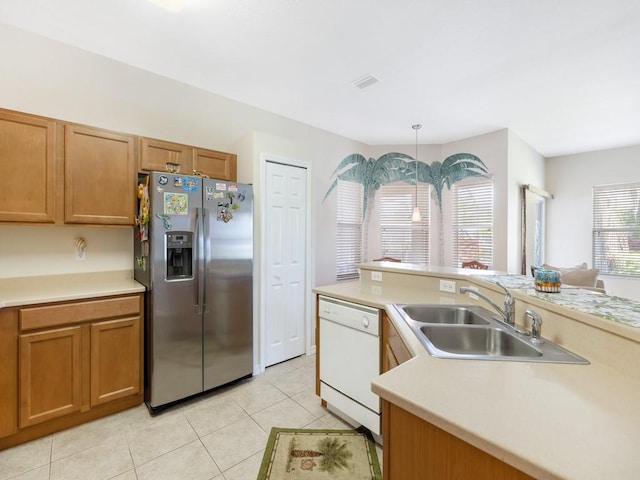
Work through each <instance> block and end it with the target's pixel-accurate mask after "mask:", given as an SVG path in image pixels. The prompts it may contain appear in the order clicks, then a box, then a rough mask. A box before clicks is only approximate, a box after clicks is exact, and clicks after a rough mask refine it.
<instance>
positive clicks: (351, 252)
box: [336, 180, 363, 280]
mask: <svg viewBox="0 0 640 480" xmlns="http://www.w3.org/2000/svg"><path fill="white" fill-rule="evenodd" d="M337 190H338V192H337V194H338V212H337V221H338V225H337V235H336V264H337V275H336V277H337V279H338V280H344V279H348V278H357V277H358V270H357V268H356V264H358V263H360V262H361V261H362V210H363V205H362V194H363V187H362V185H361V184H360V183H356V182H345V181H342V180H338V187H337Z"/></svg>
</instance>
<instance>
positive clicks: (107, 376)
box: [91, 317, 142, 406]
mask: <svg viewBox="0 0 640 480" xmlns="http://www.w3.org/2000/svg"><path fill="white" fill-rule="evenodd" d="M140 323H141V322H140V317H136V318H125V319H121V320H111V321H106V322H100V323H94V324H92V325H91V406H95V405H99V404H101V403H106V402H109V401H111V400H115V399H116V398H121V397H126V396H129V395H133V394H136V393H138V392H140V391H141V375H140V368H141V362H140V357H141V354H142V349H141V346H140Z"/></svg>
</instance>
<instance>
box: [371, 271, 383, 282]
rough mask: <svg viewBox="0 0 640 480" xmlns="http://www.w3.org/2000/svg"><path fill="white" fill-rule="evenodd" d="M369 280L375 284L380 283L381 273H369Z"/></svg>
mask: <svg viewBox="0 0 640 480" xmlns="http://www.w3.org/2000/svg"><path fill="white" fill-rule="evenodd" d="M371 280H374V281H376V282H381V281H382V272H371Z"/></svg>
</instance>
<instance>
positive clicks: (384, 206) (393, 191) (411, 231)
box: [377, 182, 430, 265]
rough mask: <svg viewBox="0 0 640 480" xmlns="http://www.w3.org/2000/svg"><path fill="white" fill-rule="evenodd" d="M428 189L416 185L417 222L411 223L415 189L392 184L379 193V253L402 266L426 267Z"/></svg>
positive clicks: (411, 186) (410, 186) (427, 258)
mask: <svg viewBox="0 0 640 480" xmlns="http://www.w3.org/2000/svg"><path fill="white" fill-rule="evenodd" d="M429 192H430V190H429V185H426V184H419V185H418V207H419V208H420V214H421V216H422V221H421V222H412V221H411V213H412V211H413V207H414V205H415V201H416V187H415V185H407V184H406V183H401V182H396V183H390V184H386V185H383V186H382V187H380V190H379V197H378V200H377V201H379V202H380V204H379V205H380V251H381V253H382V256H387V257H394V258H399V259H400V260H401V261H403V262H411V263H419V264H422V265H428V264H429V204H430V202H429Z"/></svg>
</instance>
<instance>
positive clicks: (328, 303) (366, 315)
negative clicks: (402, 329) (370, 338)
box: [318, 296, 380, 336]
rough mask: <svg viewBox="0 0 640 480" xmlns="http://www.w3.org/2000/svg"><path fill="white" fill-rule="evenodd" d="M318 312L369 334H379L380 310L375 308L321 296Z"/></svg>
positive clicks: (325, 317) (328, 318) (324, 316)
mask: <svg viewBox="0 0 640 480" xmlns="http://www.w3.org/2000/svg"><path fill="white" fill-rule="evenodd" d="M318 313H319V316H320V318H324V319H326V320H330V321H332V322H335V323H339V324H340V325H344V326H346V327H349V328H353V329H355V330H360V331H362V332H365V333H368V334H370V335H374V336H379V335H380V311H379V310H378V309H377V308H372V307H367V306H365V305H359V304H357V303H352V302H345V301H342V300H337V299H335V298H327V297H322V296H321V297H320V302H319V309H318Z"/></svg>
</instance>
